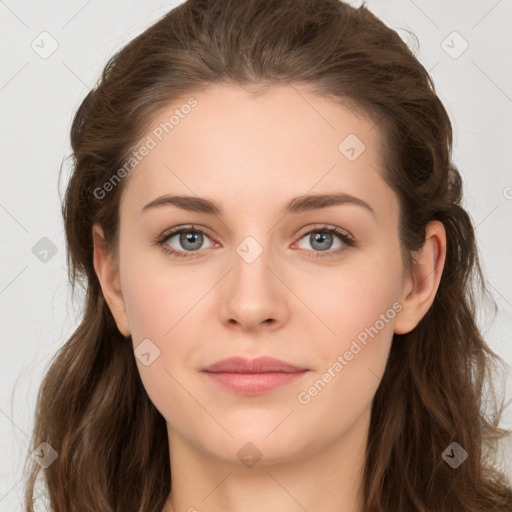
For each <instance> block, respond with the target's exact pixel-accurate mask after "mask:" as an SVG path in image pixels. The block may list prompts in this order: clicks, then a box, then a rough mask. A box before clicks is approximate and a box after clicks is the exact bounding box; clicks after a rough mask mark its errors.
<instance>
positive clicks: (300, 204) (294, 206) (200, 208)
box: [139, 192, 375, 217]
mask: <svg viewBox="0 0 512 512" xmlns="http://www.w3.org/2000/svg"><path fill="white" fill-rule="evenodd" d="M345 204H352V205H356V206H361V207H363V208H364V209H365V210H367V211H369V212H370V213H371V214H372V215H373V216H374V217H375V211H374V209H373V208H372V207H371V206H370V205H369V204H368V203H367V202H366V201H363V200H362V199H360V198H359V197H355V196H352V195H350V194H346V193H344V192H336V193H332V194H309V195H304V196H299V197H294V198H293V199H291V200H290V201H289V202H288V203H287V204H286V205H285V206H284V207H283V208H282V210H281V212H280V213H281V215H283V216H284V215H288V214H296V213H301V212H305V211H309V210H318V209H321V208H328V207H330V206H340V205H345ZM163 206H176V207H177V208H181V209H182V210H187V211H190V212H199V213H205V214H207V215H216V216H218V217H222V215H223V210H222V207H221V206H220V205H219V203H217V202H216V201H213V200H211V199H205V198H202V197H197V196H180V195H172V194H166V195H163V196H160V197H157V198H156V199H154V200H153V201H151V202H149V203H147V204H146V205H144V206H143V207H142V209H141V210H140V212H139V215H141V214H143V213H144V212H146V211H148V210H151V209H154V208H160V207H163Z"/></svg>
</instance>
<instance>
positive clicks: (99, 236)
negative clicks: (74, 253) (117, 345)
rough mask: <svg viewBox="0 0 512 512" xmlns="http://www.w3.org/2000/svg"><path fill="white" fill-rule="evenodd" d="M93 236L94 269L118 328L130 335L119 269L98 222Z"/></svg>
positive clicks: (93, 230) (125, 334)
mask: <svg viewBox="0 0 512 512" xmlns="http://www.w3.org/2000/svg"><path fill="white" fill-rule="evenodd" d="M92 237H93V242H94V255H93V262H94V270H95V272H96V275H97V276H98V280H99V282H100V285H101V290H102V292H103V296H104V297H105V301H106V302H107V304H108V306H109V309H110V311H111V313H112V316H113V317H114V320H115V322H116V324H117V328H118V329H119V331H120V332H121V334H122V335H123V336H124V337H128V336H130V331H129V329H128V328H127V326H128V317H127V314H126V307H125V303H124V298H123V294H122V292H121V286H120V280H119V271H118V268H117V265H115V263H114V262H113V261H112V256H111V254H110V253H109V251H108V249H107V246H106V242H105V236H104V234H103V229H102V228H101V226H99V225H98V224H94V225H93V227H92Z"/></svg>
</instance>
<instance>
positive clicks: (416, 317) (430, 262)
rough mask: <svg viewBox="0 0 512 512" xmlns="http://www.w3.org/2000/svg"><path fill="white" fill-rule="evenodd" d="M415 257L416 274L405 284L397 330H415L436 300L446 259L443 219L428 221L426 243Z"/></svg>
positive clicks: (399, 331)
mask: <svg viewBox="0 0 512 512" xmlns="http://www.w3.org/2000/svg"><path fill="white" fill-rule="evenodd" d="M414 260H415V263H414V268H413V274H412V275H411V276H408V278H407V279H406V280H405V281H404V286H403V288H402V296H401V299H400V303H401V305H402V310H401V311H400V313H399V314H398V315H397V316H396V317H395V325H394V332H395V334H406V333H408V332H410V331H412V330H413V329H414V328H415V327H416V325H418V323H419V322H420V320H421V319H422V318H423V317H424V316H425V314H426V313H427V311H428V310H429V309H430V307H431V305H432V303H433V302H434V298H435V296H436V293H437V290H438V288H439V283H440V282H441V275H442V273H443V268H444V264H445V260H446V230H445V228H444V225H443V223H442V222H440V221H437V220H434V221H431V222H430V223H429V224H428V225H427V228H426V232H425V243H424V244H423V247H422V248H421V249H420V250H419V251H417V252H415V253H414Z"/></svg>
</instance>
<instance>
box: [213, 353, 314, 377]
mask: <svg viewBox="0 0 512 512" xmlns="http://www.w3.org/2000/svg"><path fill="white" fill-rule="evenodd" d="M305 370H307V368H301V367H299V366H295V365H293V364H291V363H287V362H286V361H281V360H280V359H275V358H273V357H258V358H256V359H247V358H245V357H240V356H235V357H228V358H227V359H222V360H221V361H217V362H216V363H214V364H211V365H210V366H207V367H206V368H203V371H204V372H213V373H270V372H282V373H297V372H303V371H305Z"/></svg>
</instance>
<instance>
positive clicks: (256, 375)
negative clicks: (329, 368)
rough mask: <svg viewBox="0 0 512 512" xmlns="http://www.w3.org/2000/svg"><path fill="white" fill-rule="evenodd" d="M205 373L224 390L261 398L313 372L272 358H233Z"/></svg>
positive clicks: (220, 362) (221, 362) (211, 367)
mask: <svg viewBox="0 0 512 512" xmlns="http://www.w3.org/2000/svg"><path fill="white" fill-rule="evenodd" d="M202 372H203V373H204V375H205V376H206V377H207V378H209V380H211V381H212V382H213V383H215V384H217V385H218V386H220V387H221V388H222V389H224V390H229V391H234V392H236V393H240V394H246V395H257V394H263V393H268V392H270V391H273V390H275V389H277V388H280V387H282V386H284V385H286V384H291V383H293V382H296V381H297V380H299V379H301V378H303V377H304V375H305V374H307V373H308V372H309V369H308V368H304V367H300V366H297V365H294V364H291V363H288V362H286V361H282V360H279V359H275V358H271V357H260V358H257V359H246V358H243V357H231V358H228V359H223V360H221V361H218V362H217V363H214V364H212V365H210V366H208V367H206V368H204V369H203V370H202Z"/></svg>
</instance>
